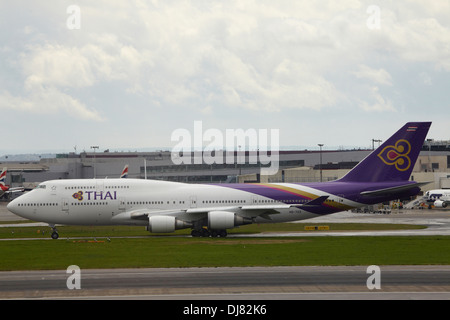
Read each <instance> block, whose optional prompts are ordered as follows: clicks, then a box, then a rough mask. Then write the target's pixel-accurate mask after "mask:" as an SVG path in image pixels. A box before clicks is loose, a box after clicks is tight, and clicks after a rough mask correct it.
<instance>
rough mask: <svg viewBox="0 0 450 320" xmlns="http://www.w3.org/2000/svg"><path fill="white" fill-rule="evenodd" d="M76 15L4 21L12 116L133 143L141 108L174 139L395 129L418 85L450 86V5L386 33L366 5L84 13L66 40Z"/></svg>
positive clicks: (401, 12)
mask: <svg viewBox="0 0 450 320" xmlns="http://www.w3.org/2000/svg"><path fill="white" fill-rule="evenodd" d="M71 4H72V3H70V2H67V1H66V2H64V1H62V2H58V4H52V5H49V4H47V3H46V2H44V1H42V0H38V1H35V2H33V3H29V4H27V9H28V10H26V11H23V10H22V8H21V6H20V5H15V4H11V5H10V6H11V9H10V10H11V12H8V10H4V11H2V12H1V13H0V15H1V16H0V23H3V24H2V25H3V26H8V28H3V29H1V30H0V36H1V37H2V39H4V41H3V42H2V47H0V61H1V62H0V85H1V88H2V89H1V90H0V99H1V101H0V108H1V109H2V110H18V111H21V112H22V114H25V113H28V112H29V113H30V114H34V113H46V114H48V113H52V114H62V115H64V116H66V115H70V116H71V117H73V118H74V119H77V120H79V119H82V120H93V121H102V120H103V121H104V123H107V124H108V126H109V127H108V128H113V127H117V126H118V125H120V126H129V127H128V130H127V129H125V130H127V131H128V132H130V135H132V133H131V132H132V131H133V130H131V129H134V128H135V127H136V126H135V125H134V123H133V124H128V123H125V122H124V121H123V118H120V117H119V116H116V114H117V113H118V112H117V111H118V110H120V109H121V108H124V107H126V106H127V104H128V103H129V104H130V105H131V106H132V107H133V108H134V110H133V111H136V112H138V113H139V115H140V116H139V119H137V120H139V121H142V122H144V120H141V119H151V121H153V122H155V123H153V124H152V126H151V128H152V129H153V128H155V129H154V130H155V131H158V135H164V133H161V132H162V130H166V129H167V120H168V119H170V120H171V121H177V119H182V121H184V122H186V121H191V119H193V118H194V119H195V118H196V117H205V118H208V119H211V121H217V122H220V123H222V122H223V123H224V125H227V126H243V124H245V123H246V122H248V119H251V121H256V119H262V118H268V119H270V120H272V119H275V118H276V119H279V123H282V122H283V121H290V120H291V118H292V117H293V115H295V116H297V117H299V116H300V117H303V116H304V114H308V115H311V114H312V117H313V118H314V119H317V117H318V116H321V115H322V114H326V115H330V117H334V120H335V121H336V122H337V123H339V122H340V121H339V118H338V117H341V116H344V115H348V114H349V113H352V114H354V113H358V114H362V115H365V116H366V115H367V114H369V115H370V117H371V118H373V117H375V116H376V115H381V114H383V115H384V116H386V114H389V113H395V112H397V110H400V109H401V108H402V107H403V108H405V107H404V106H408V111H410V108H413V106H412V104H413V103H417V104H418V103H419V102H416V101H424V98H423V97H422V96H421V95H423V94H424V93H423V92H422V91H421V90H411V81H410V79H416V82H415V83H414V85H416V86H418V85H424V86H426V87H427V88H428V90H430V91H428V92H431V90H433V89H434V88H435V87H439V85H441V86H443V85H442V82H443V81H448V80H449V72H450V45H449V41H448V39H450V22H448V15H449V14H450V11H449V10H450V4H449V3H448V1H447V0H443V1H439V0H437V1H433V2H432V3H426V2H424V1H420V0H410V1H408V2H406V3H403V2H392V3H390V2H389V3H388V2H383V3H382V4H378V6H379V8H380V19H381V20H380V28H379V29H376V30H371V29H369V28H368V27H367V19H368V18H369V17H370V15H369V14H368V13H367V8H368V7H369V6H370V5H372V4H373V3H372V2H367V1H359V0H345V1H338V2H336V1H332V0H323V1H317V2H316V1H314V2H312V1H310V2H298V1H291V0H281V1H277V2H274V1H265V0H261V1H252V0H244V1H237V0H235V1H233V0H232V1H226V2H223V1H214V0H212V1H195V2H186V1H152V2H148V1H127V2H112V3H111V2H110V1H95V2H83V1H82V2H80V3H77V5H78V6H79V7H80V14H81V25H80V29H79V30H69V29H67V27H66V19H67V18H68V15H67V13H66V7H67V6H68V5H71ZM8 6H9V5H8ZM8 6H5V7H8ZM22 12H23V15H24V16H23V17H22V16H21V15H20V14H19V13H22ZM29 12H37V13H39V14H29ZM16 17H21V18H20V19H19V18H16ZM0 26H1V25H0ZM2 30H3V31H2ZM1 32H3V33H1ZM411 70H414V71H411ZM413 72H414V74H413ZM417 79H421V80H423V81H421V83H420V84H419V81H417ZM420 89H421V88H420ZM434 90H437V89H434ZM437 97H440V98H441V97H442V95H436V99H437ZM418 98H422V99H418ZM432 99H433V96H430V99H429V100H432ZM441 100H442V99H441ZM405 101H406V102H405ZM427 102H428V100H427ZM430 105H433V101H430ZM416 107H417V106H416ZM319 112H323V113H319ZM443 112H444V114H445V112H448V111H446V110H444V111H440V112H439V111H438V110H436V111H435V112H434V113H435V114H443ZM106 115H108V119H106ZM173 115H177V117H173ZM245 117H246V119H244V118H245ZM172 118H173V119H172ZM161 119H164V121H162V120H161ZM345 120H348V119H345ZM116 121H117V122H116ZM119 121H120V123H119ZM180 121H181V120H180ZM225 121H229V122H225ZM237 121H242V122H241V123H243V124H236V122H237ZM259 121H260V120H259ZM265 121H268V120H265ZM251 126H252V127H258V126H259V125H258V124H256V123H252V124H251ZM264 126H266V125H264ZM326 129H327V128H324V131H326ZM92 130H94V129H92ZM152 134H154V133H152ZM143 139H144V138H143ZM124 140H125V141H126V140H128V141H129V140H131V138H127V137H124ZM143 141H144V142H142V143H147V142H146V141H147V140H143Z"/></svg>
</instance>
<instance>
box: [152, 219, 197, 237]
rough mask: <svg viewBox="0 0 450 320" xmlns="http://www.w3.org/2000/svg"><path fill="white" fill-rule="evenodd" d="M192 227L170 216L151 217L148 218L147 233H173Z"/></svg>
mask: <svg viewBox="0 0 450 320" xmlns="http://www.w3.org/2000/svg"><path fill="white" fill-rule="evenodd" d="M191 226H192V225H191V224H189V223H187V222H184V221H181V220H178V219H177V218H175V217H171V216H151V217H149V218H148V227H147V231H150V232H153V233H167V232H174V231H175V230H177V229H184V228H189V227H191Z"/></svg>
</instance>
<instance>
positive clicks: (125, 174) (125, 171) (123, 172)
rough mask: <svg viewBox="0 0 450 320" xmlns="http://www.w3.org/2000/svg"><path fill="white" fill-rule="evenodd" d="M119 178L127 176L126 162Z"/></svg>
mask: <svg viewBox="0 0 450 320" xmlns="http://www.w3.org/2000/svg"><path fill="white" fill-rule="evenodd" d="M120 178H122V179H124V178H128V165H127V164H126V165H125V167H124V168H123V170H122V174H121V175H120Z"/></svg>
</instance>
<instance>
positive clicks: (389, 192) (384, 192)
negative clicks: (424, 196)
mask: <svg viewBox="0 0 450 320" xmlns="http://www.w3.org/2000/svg"><path fill="white" fill-rule="evenodd" d="M429 183H430V182H416V183H410V184H406V185H403V186H398V187H391V188H384V189H378V190H370V191H363V192H361V193H360V194H361V195H362V196H366V197H377V196H385V195H392V194H393V193H400V192H404V191H408V190H410V189H413V188H420V187H421V186H424V185H426V184H429Z"/></svg>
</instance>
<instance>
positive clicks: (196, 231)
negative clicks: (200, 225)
mask: <svg viewBox="0 0 450 320" xmlns="http://www.w3.org/2000/svg"><path fill="white" fill-rule="evenodd" d="M191 236H193V237H200V236H201V231H200V230H197V229H193V230H192V231H191Z"/></svg>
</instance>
